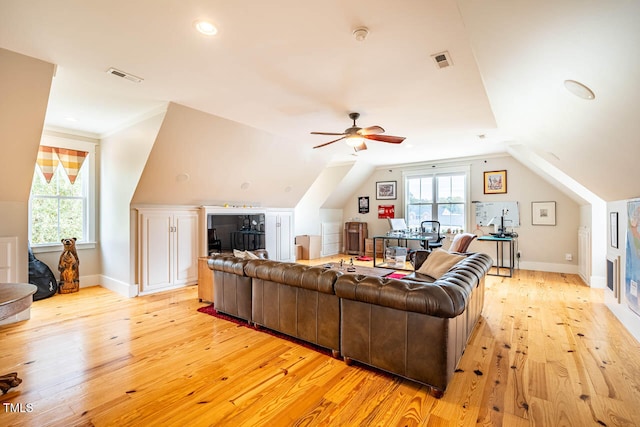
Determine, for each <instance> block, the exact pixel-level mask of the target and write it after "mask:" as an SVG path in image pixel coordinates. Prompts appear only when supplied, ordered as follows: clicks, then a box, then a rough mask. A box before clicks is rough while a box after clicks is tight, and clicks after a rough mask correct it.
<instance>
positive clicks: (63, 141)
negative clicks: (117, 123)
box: [29, 131, 98, 253]
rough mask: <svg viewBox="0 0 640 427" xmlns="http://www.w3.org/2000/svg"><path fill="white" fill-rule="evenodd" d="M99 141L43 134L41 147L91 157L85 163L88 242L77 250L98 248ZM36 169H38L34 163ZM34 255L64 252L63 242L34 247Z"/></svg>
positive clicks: (79, 245)
mask: <svg viewBox="0 0 640 427" xmlns="http://www.w3.org/2000/svg"><path fill="white" fill-rule="evenodd" d="M97 144H98V140H94V139H92V138H85V137H79V136H75V135H67V134H57V133H53V132H48V131H45V132H43V134H42V139H41V140H40V145H45V146H48V147H59V148H69V149H72V150H82V151H87V152H88V153H89V156H88V157H87V159H86V160H85V162H89V177H88V183H87V184H88V186H89V196H88V197H87V213H86V215H87V224H86V225H87V241H85V242H81V243H78V244H77V245H76V247H77V249H94V248H95V247H96V191H97V189H96V145H97ZM33 166H34V168H35V167H36V165H35V163H34V165H33ZM34 170H35V169H34ZM29 213H31V197H29ZM29 236H31V220H29ZM31 249H32V250H33V252H34V253H43V252H57V251H60V250H62V242H60V243H47V244H39V245H32V246H31Z"/></svg>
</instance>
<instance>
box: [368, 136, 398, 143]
mask: <svg viewBox="0 0 640 427" xmlns="http://www.w3.org/2000/svg"><path fill="white" fill-rule="evenodd" d="M362 137H363V138H366V139H371V140H374V141H382V142H389V143H391V144H400V143H401V142H402V141H404V140H405V137H404V136H391V135H362Z"/></svg>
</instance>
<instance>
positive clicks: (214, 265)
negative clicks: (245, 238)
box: [207, 255, 247, 276]
mask: <svg viewBox="0 0 640 427" xmlns="http://www.w3.org/2000/svg"><path fill="white" fill-rule="evenodd" d="M246 263H247V261H246V260H243V259H241V258H236V257H234V256H227V255H213V256H212V257H211V258H209V259H208V260H207V264H208V265H209V268H210V269H212V270H216V271H224V272H226V273H234V274H237V275H239V276H244V275H245V274H244V266H245V264H246Z"/></svg>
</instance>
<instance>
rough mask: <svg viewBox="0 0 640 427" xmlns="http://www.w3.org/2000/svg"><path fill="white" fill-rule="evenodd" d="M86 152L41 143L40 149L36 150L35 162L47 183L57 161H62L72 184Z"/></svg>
mask: <svg viewBox="0 0 640 427" xmlns="http://www.w3.org/2000/svg"><path fill="white" fill-rule="evenodd" d="M88 154H89V153H88V152H86V151H80V150H70V149H68V148H58V147H47V146H44V145H41V146H40V150H39V151H38V160H37V164H38V166H39V167H40V170H41V171H42V175H44V179H45V180H46V181H47V184H48V183H49V182H51V178H52V177H53V174H54V173H55V172H56V168H57V167H58V163H62V167H63V168H64V170H65V171H66V172H67V176H68V177H69V182H70V183H71V184H73V183H74V182H76V177H77V176H78V173H79V171H80V168H81V167H82V163H84V159H86V158H87V155H88Z"/></svg>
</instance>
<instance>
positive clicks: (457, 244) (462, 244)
mask: <svg viewBox="0 0 640 427" xmlns="http://www.w3.org/2000/svg"><path fill="white" fill-rule="evenodd" d="M476 237H477V236H476V235H475V234H471V233H462V234H456V237H454V238H453V242H451V247H450V248H449V252H466V251H467V249H468V248H469V245H470V244H471V241H473V239H475V238H476Z"/></svg>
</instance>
